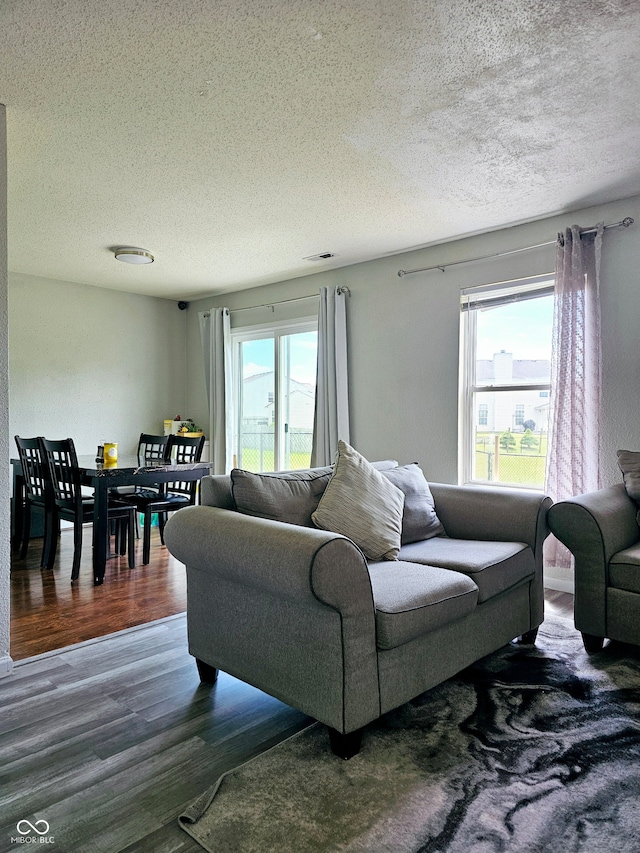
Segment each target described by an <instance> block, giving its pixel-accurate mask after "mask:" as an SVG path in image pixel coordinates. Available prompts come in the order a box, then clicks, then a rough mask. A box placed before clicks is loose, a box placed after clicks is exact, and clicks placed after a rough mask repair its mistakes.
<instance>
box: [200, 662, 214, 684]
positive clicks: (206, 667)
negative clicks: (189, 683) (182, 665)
mask: <svg viewBox="0 0 640 853" xmlns="http://www.w3.org/2000/svg"><path fill="white" fill-rule="evenodd" d="M196 666H197V667H198V675H199V676H200V681H206V682H207V683H208V684H215V683H216V681H217V680H218V670H217V669H216V668H215V666H210V664H208V663H205V662H204V661H203V660H200V659H199V658H196Z"/></svg>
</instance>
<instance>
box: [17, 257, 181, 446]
mask: <svg viewBox="0 0 640 853" xmlns="http://www.w3.org/2000/svg"><path fill="white" fill-rule="evenodd" d="M184 315H185V312H184V311H179V310H178V308H177V305H176V303H175V302H171V301H169V300H166V299H155V298H151V297H148V296H137V295H135V294H130V293H122V292H119V291H115V290H106V289H104V288H100V287H91V286H89V285H85V284H72V283H70V282H63V281H51V280H49V279H42V278H35V277H33V276H26V275H17V274H13V273H11V274H10V276H9V389H10V409H9V436H10V443H11V446H10V451H11V453H12V454H14V451H15V443H14V441H13V436H14V435H23V436H34V435H45V436H47V437H49V438H67V437H68V436H70V437H71V438H73V440H74V442H75V444H76V449H77V451H78V453H79V454H84V453H95V450H96V447H97V445H98V444H99V443H101V442H102V441H117V442H118V444H119V449H120V450H121V451H127V450H135V448H136V447H137V444H138V438H139V436H140V433H141V432H153V433H157V432H162V429H163V424H162V421H163V419H164V418H172V417H174V416H175V415H177V414H186V390H185V371H186V363H187V362H186V353H185V340H186V338H185V335H186V317H185V316H184Z"/></svg>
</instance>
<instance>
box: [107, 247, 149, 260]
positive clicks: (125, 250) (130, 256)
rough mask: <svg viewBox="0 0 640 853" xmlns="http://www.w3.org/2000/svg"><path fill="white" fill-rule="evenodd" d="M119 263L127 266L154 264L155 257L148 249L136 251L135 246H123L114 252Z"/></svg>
mask: <svg viewBox="0 0 640 853" xmlns="http://www.w3.org/2000/svg"><path fill="white" fill-rule="evenodd" d="M114 255H115V256H116V260H117V261H122V262H123V263H125V264H152V263H153V261H154V257H153V255H152V254H151V252H147V250H146V249H136V248H135V247H133V246H123V247H122V248H120V249H115V250H114Z"/></svg>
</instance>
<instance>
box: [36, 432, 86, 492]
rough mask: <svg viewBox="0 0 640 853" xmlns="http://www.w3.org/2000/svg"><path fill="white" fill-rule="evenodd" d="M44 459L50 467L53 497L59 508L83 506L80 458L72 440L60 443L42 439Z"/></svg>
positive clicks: (64, 440)
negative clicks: (63, 506) (62, 506)
mask: <svg viewBox="0 0 640 853" xmlns="http://www.w3.org/2000/svg"><path fill="white" fill-rule="evenodd" d="M42 447H43V451H44V457H45V459H46V462H47V465H48V467H49V477H50V479H51V483H52V486H53V496H54V498H55V501H56V504H57V505H58V506H61V505H65V506H67V505H68V506H70V507H76V508H78V507H81V506H82V483H81V482H80V471H79V468H78V456H77V454H76V448H75V445H74V443H73V439H72V438H64V439H61V440H60V441H50V440H49V439H46V438H43V439H42Z"/></svg>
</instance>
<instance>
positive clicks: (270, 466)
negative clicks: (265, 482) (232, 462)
mask: <svg viewBox="0 0 640 853" xmlns="http://www.w3.org/2000/svg"><path fill="white" fill-rule="evenodd" d="M273 458H274V454H273V450H264V451H263V452H262V466H261V465H260V451H259V450H255V449H254V448H247V449H245V450H243V452H242V468H244V470H245V471H253V472H254V473H256V474H257V473H259V472H260V471H273V470H275V469H274V462H273ZM310 464H311V454H310V453H290V454H289V468H290V469H291V470H295V469H297V468H308V467H309V465H310Z"/></svg>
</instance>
